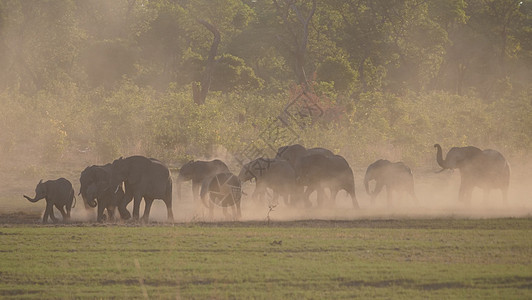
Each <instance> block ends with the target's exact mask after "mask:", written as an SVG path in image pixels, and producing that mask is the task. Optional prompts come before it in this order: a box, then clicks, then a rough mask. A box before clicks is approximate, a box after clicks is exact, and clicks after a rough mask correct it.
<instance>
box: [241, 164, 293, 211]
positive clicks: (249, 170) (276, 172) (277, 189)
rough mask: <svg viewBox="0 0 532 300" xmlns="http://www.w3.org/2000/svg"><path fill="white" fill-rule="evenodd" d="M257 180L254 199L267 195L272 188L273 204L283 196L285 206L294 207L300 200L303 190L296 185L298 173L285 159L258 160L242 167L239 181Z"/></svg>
mask: <svg viewBox="0 0 532 300" xmlns="http://www.w3.org/2000/svg"><path fill="white" fill-rule="evenodd" d="M253 178H254V179H255V180H256V186H255V191H254V192H253V196H252V197H253V198H256V197H259V199H262V195H264V194H265V193H266V189H267V188H270V189H271V190H272V191H273V193H274V198H273V202H274V203H277V199H278V198H279V196H282V197H283V199H284V202H285V204H287V205H293V204H295V203H296V202H297V201H298V200H299V198H300V197H299V196H300V195H301V194H302V189H301V191H299V190H300V189H299V187H298V186H297V185H296V172H295V170H294V168H292V166H291V165H290V163H289V162H288V161H286V160H284V159H279V158H276V159H269V158H262V157H261V158H257V159H255V160H252V161H251V162H249V163H247V164H245V165H244V166H242V169H241V170H240V173H239V174H238V179H240V181H241V182H246V181H249V180H252V179H253Z"/></svg>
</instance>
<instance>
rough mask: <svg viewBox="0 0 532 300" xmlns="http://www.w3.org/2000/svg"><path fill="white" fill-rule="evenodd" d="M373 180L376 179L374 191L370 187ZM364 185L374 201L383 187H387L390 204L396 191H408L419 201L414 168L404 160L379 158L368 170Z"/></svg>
mask: <svg viewBox="0 0 532 300" xmlns="http://www.w3.org/2000/svg"><path fill="white" fill-rule="evenodd" d="M372 180H375V190H374V191H373V192H371V191H370V189H369V182H370V181H372ZM364 187H365V188H366V193H368V195H370V197H371V200H372V201H373V202H374V201H375V198H376V197H377V195H378V194H379V193H380V192H381V190H382V188H383V187H386V194H387V198H388V205H391V203H392V194H393V192H394V191H398V192H402V191H404V192H407V193H408V194H410V196H411V197H412V199H414V201H415V202H416V203H417V202H418V200H417V197H416V193H415V192H414V176H413V175H412V170H410V168H409V167H408V166H407V165H405V164H404V163H402V162H396V163H392V162H390V161H389V160H386V159H379V160H377V161H376V162H374V163H372V164H371V165H369V166H368V168H367V170H366V175H365V176H364Z"/></svg>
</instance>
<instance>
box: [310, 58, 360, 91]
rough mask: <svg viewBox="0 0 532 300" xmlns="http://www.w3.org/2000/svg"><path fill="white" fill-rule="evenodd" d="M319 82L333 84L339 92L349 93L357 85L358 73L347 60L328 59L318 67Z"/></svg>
mask: <svg viewBox="0 0 532 300" xmlns="http://www.w3.org/2000/svg"><path fill="white" fill-rule="evenodd" d="M317 80H318V81H327V82H331V83H333V84H334V88H335V89H336V90H337V91H340V92H347V91H349V90H351V89H353V87H354V85H355V80H356V72H355V71H354V70H353V69H352V68H351V66H350V65H349V62H348V61H347V60H346V59H345V58H332V57H328V58H327V59H325V61H324V62H322V63H321V64H320V65H319V66H318V70H317Z"/></svg>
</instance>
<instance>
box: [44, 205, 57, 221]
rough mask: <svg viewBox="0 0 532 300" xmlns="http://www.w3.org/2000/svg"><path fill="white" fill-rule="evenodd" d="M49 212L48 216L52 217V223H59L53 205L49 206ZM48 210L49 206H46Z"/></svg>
mask: <svg viewBox="0 0 532 300" xmlns="http://www.w3.org/2000/svg"><path fill="white" fill-rule="evenodd" d="M49 207H50V208H49V210H48V214H49V215H50V218H51V219H52V221H53V222H54V223H57V218H56V217H55V216H54V206H53V205H52V204H50V206H49ZM46 208H47V209H48V205H47V206H46Z"/></svg>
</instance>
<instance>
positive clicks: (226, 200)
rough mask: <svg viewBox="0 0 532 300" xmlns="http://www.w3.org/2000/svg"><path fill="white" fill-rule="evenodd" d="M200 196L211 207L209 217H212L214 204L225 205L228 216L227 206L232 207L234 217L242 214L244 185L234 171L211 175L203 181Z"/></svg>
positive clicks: (224, 210) (224, 211)
mask: <svg viewBox="0 0 532 300" xmlns="http://www.w3.org/2000/svg"><path fill="white" fill-rule="evenodd" d="M200 198H201V200H202V201H203V204H204V205H205V206H206V207H208V208H209V218H210V219H212V217H213V212H214V204H216V205H219V206H222V207H223V213H224V215H225V216H226V218H228V213H227V207H229V206H230V207H231V209H232V212H233V219H239V218H240V217H241V216H242V212H241V209H240V200H241V199H242V186H241V183H240V180H239V179H238V177H237V176H235V175H234V174H233V173H230V172H226V173H218V174H215V175H212V176H209V177H207V178H205V179H204V180H203V182H202V183H201V191H200Z"/></svg>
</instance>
